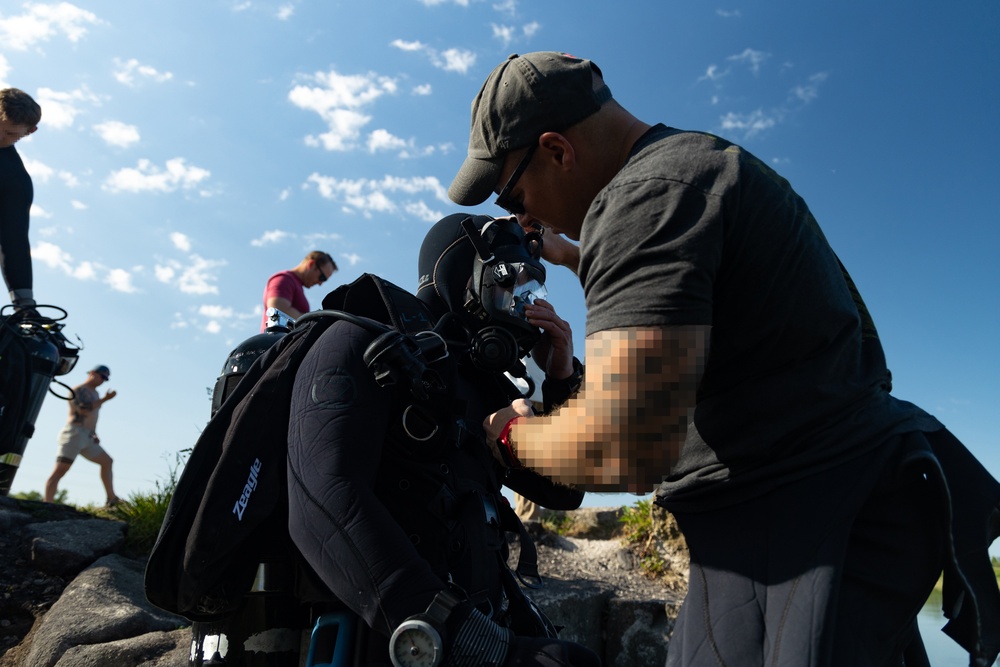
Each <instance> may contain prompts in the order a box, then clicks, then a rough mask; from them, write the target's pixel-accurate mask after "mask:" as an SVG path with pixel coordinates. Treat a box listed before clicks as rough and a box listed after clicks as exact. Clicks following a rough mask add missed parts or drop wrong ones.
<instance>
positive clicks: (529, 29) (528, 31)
mask: <svg viewBox="0 0 1000 667" xmlns="http://www.w3.org/2000/svg"><path fill="white" fill-rule="evenodd" d="M541 29H542V24H541V23H539V22H538V21H532V22H531V23H526V24H524V26H522V27H521V32H523V33H524V36H525V37H534V36H535V35H536V34H537V33H538V31H539V30H541Z"/></svg>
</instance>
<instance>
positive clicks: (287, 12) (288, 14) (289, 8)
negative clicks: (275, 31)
mask: <svg viewBox="0 0 1000 667" xmlns="http://www.w3.org/2000/svg"><path fill="white" fill-rule="evenodd" d="M294 13H295V6H294V5H281V6H280V7H278V13H277V14H276V16H277V17H278V20H280V21H287V20H288V19H290V18H292V14H294Z"/></svg>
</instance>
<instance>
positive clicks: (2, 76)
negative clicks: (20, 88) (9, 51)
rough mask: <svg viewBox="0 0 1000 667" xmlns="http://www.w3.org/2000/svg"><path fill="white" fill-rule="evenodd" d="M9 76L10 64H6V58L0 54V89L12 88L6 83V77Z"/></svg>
mask: <svg viewBox="0 0 1000 667" xmlns="http://www.w3.org/2000/svg"><path fill="white" fill-rule="evenodd" d="M9 74H10V63H8V62H7V58H6V57H5V56H4V54H2V53H0V88H11V87H12V86H11V85H10V84H9V83H8V82H7V76H8V75H9Z"/></svg>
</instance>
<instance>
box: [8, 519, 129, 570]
mask: <svg viewBox="0 0 1000 667" xmlns="http://www.w3.org/2000/svg"><path fill="white" fill-rule="evenodd" d="M25 535H26V537H27V538H28V539H29V540H30V542H31V560H32V561H33V562H34V564H35V567H36V568H38V569H39V570H41V571H42V572H47V573H48V574H54V575H59V576H66V575H73V574H76V573H77V572H80V571H81V570H82V569H83V568H85V567H87V565H89V564H90V563H93V562H94V560H96V559H97V558H100V557H101V556H104V555H107V554H110V553H114V552H115V551H118V550H119V549H121V547H122V545H123V544H125V524H124V523H123V522H121V521H101V520H94V519H86V520H67V521H48V522H45V523H33V524H30V525H28V526H25Z"/></svg>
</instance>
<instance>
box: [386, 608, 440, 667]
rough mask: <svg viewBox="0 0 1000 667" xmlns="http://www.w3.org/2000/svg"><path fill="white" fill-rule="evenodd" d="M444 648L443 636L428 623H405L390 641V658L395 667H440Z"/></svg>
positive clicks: (419, 621) (410, 621)
mask: <svg viewBox="0 0 1000 667" xmlns="http://www.w3.org/2000/svg"><path fill="white" fill-rule="evenodd" d="M443 651H444V647H443V646H442V644H441V635H440V634H439V633H438V631H437V630H435V629H434V626H432V625H431V624H430V623H428V622H427V621H423V620H420V619H419V618H410V619H407V620H405V621H403V622H402V623H401V624H400V625H399V627H398V628H396V631H395V632H393V633H392V637H391V638H390V639H389V657H390V658H391V659H392V664H393V665H394V666H395V667H438V665H440V664H441V660H442V657H443Z"/></svg>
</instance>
